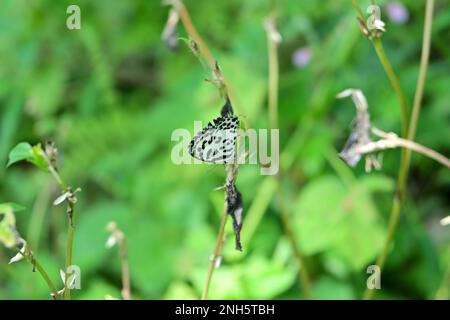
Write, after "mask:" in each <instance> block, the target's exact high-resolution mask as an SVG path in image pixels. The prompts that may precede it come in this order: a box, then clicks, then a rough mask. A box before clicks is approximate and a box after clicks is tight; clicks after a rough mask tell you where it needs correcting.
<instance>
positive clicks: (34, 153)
mask: <svg viewBox="0 0 450 320" xmlns="http://www.w3.org/2000/svg"><path fill="white" fill-rule="evenodd" d="M43 152H44V151H43V150H42V147H41V144H37V145H35V146H31V145H30V144H29V143H28V142H21V143H19V144H18V145H17V146H15V147H14V148H13V149H12V150H11V152H10V153H9V160H8V164H7V165H6V167H9V166H11V165H12V164H14V163H16V162H19V161H23V160H25V161H28V162H30V163H32V164H34V165H35V166H36V167H38V168H39V169H41V170H43V171H48V165H47V161H46V160H45V158H44V157H43V155H42V154H43Z"/></svg>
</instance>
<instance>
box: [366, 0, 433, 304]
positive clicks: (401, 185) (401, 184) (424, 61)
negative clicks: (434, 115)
mask: <svg viewBox="0 0 450 320" xmlns="http://www.w3.org/2000/svg"><path fill="white" fill-rule="evenodd" d="M433 9H434V0H427V3H426V9H425V23H424V31H423V33H424V35H423V41H422V54H421V59H420V70H419V77H418V80H417V86H416V92H415V96H414V103H413V110H412V114H411V119H410V123H409V129H408V134H407V139H408V140H411V141H412V140H414V136H415V133H416V128H417V121H418V119H419V114H420V108H421V103H422V97H423V91H424V87H425V80H426V74H427V69H428V60H429V55H430V45H431V29H432V24H433ZM403 150H404V156H402V161H401V163H400V173H399V177H398V181H397V191H396V193H395V196H394V200H393V205H392V209H391V214H390V218H389V226H388V231H387V236H386V240H385V243H384V246H383V249H382V251H381V253H380V255H379V256H378V258H377V261H376V264H377V266H378V267H379V268H380V270H382V269H383V266H384V263H385V261H386V257H387V255H388V252H389V248H390V244H391V242H392V240H393V238H394V234H395V230H396V227H397V223H398V219H399V216H400V208H401V202H402V198H403V194H404V191H405V187H406V182H407V180H408V171H409V166H410V161H411V150H409V149H403ZM373 293H374V292H373V290H369V289H366V291H365V293H364V296H363V298H364V299H367V300H369V299H371V298H372V296H373Z"/></svg>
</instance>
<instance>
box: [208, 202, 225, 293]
mask: <svg viewBox="0 0 450 320" xmlns="http://www.w3.org/2000/svg"><path fill="white" fill-rule="evenodd" d="M227 220H228V212H227V206H226V203H225V206H224V209H223V214H222V219H221V222H220V228H219V233H218V235H217V240H216V246H215V247H214V253H213V255H212V257H211V259H210V261H209V266H208V272H207V274H206V280H205V285H204V286H203V291H202V296H201V299H202V300H206V299H207V298H208V291H209V286H210V284H211V278H212V275H213V273H214V270H215V269H216V267H217V265H218V263H220V259H221V256H222V247H223V243H224V241H225V226H226V225H227Z"/></svg>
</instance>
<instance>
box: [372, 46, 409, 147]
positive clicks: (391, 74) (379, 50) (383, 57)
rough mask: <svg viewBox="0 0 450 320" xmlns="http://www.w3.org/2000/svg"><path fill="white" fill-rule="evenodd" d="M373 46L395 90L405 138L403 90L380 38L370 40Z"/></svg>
mask: <svg viewBox="0 0 450 320" xmlns="http://www.w3.org/2000/svg"><path fill="white" fill-rule="evenodd" d="M372 43H373V46H374V48H375V52H376V54H377V56H378V59H379V60H380V62H381V64H382V65H383V68H384V71H385V72H386V74H387V76H388V78H389V81H390V82H391V85H392V87H393V88H394V90H395V93H396V94H397V97H398V99H399V102H400V111H401V115H402V137H403V138H405V137H406V136H407V125H408V107H407V105H406V99H405V95H404V93H403V90H402V88H401V86H400V82H399V81H398V77H397V75H396V73H395V71H394V69H393V68H392V65H391V63H390V62H389V59H388V57H387V55H386V52H385V51H384V47H383V43H382V42H381V39H380V38H374V39H373V40H372Z"/></svg>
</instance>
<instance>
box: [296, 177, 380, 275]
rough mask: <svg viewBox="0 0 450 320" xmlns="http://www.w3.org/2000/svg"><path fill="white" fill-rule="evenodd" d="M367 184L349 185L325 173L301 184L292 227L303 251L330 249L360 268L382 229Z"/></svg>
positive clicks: (377, 247)
mask: <svg viewBox="0 0 450 320" xmlns="http://www.w3.org/2000/svg"><path fill="white" fill-rule="evenodd" d="M387 181H388V180H387ZM366 184H367V182H365V183H364V182H355V183H354V184H352V185H350V186H348V185H344V184H342V183H341V182H340V181H339V180H338V179H337V178H336V177H334V176H325V177H323V178H320V179H317V180H314V181H313V182H311V183H309V184H308V185H307V186H306V187H305V188H304V190H303V192H302V195H301V196H300V198H299V201H298V202H297V214H296V217H295V227H296V230H298V232H296V234H297V237H298V238H299V242H300V245H301V246H302V247H303V251H304V252H305V254H315V253H319V252H324V251H329V252H332V253H334V254H335V255H336V256H337V257H339V258H340V259H341V260H342V261H343V262H345V263H346V264H347V266H348V267H349V268H351V269H352V270H361V269H362V268H364V267H365V266H366V265H367V263H369V262H370V261H371V260H373V259H374V258H375V256H376V255H377V253H378V252H379V250H380V248H381V246H382V242H383V239H384V230H383V228H382V227H381V225H380V221H379V218H378V213H377V209H376V206H375V204H374V202H373V200H372V198H371V194H370V192H369V191H370V189H369V188H368V186H367V185H366ZM369 186H370V184H369ZM371 187H372V189H375V190H376V189H380V187H379V186H377V187H376V188H375V187H374V186H371Z"/></svg>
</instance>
